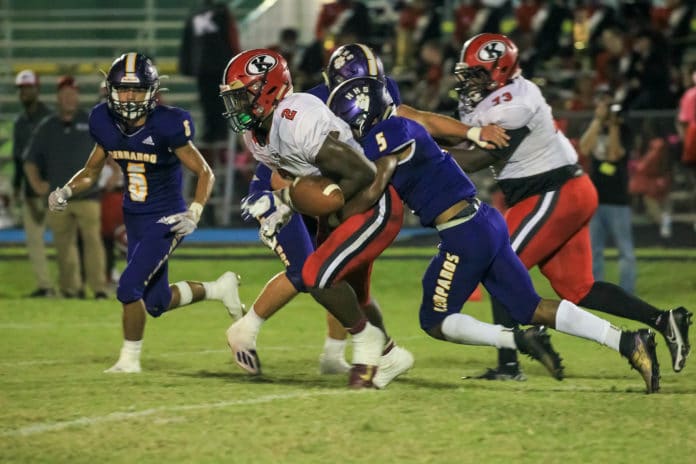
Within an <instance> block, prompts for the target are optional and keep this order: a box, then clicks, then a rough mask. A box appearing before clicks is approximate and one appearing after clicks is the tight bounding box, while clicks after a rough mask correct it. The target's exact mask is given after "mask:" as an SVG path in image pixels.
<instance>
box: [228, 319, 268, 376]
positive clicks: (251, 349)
mask: <svg viewBox="0 0 696 464" xmlns="http://www.w3.org/2000/svg"><path fill="white" fill-rule="evenodd" d="M243 322H244V320H240V321H237V322H235V323H234V324H232V325H231V326H230V327H229V328H228V329H227V344H228V345H229V347H230V349H231V350H232V357H233V359H234V362H235V363H237V365H238V366H239V367H241V368H242V369H243V370H245V371H247V372H248V373H249V374H252V375H259V374H261V360H260V359H259V356H258V354H257V353H256V335H255V334H254V333H253V332H251V331H249V330H246V327H245V326H244V324H243Z"/></svg>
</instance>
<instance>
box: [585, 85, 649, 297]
mask: <svg viewBox="0 0 696 464" xmlns="http://www.w3.org/2000/svg"><path fill="white" fill-rule="evenodd" d="M611 101H612V98H611V95H608V94H606V93H603V94H601V95H600V96H599V97H598V99H597V108H596V109H595V117H594V119H593V120H592V122H591V123H590V125H589V126H588V127H587V130H585V132H584V133H583V134H582V137H581V138H580V153H581V154H582V155H584V156H589V157H591V160H592V170H591V172H590V179H592V183H593V184H594V186H595V188H596V189H597V194H598V196H599V206H598V207H597V211H595V213H594V216H592V219H591V220H590V239H591V241H592V274H593V275H594V278H595V280H604V248H606V240H607V238H608V236H609V237H611V240H612V241H613V242H614V244H615V245H616V248H618V249H619V275H620V279H619V285H620V286H621V288H623V289H624V290H626V291H627V292H628V293H631V294H632V293H635V290H636V256H635V254H634V252H633V231H632V230H631V206H630V200H631V199H630V197H629V194H628V153H629V152H630V146H631V145H630V144H631V135H630V131H629V130H628V127H627V126H626V125H625V124H623V121H622V120H621V117H620V114H619V111H620V110H621V107H620V106H618V105H612V104H611Z"/></svg>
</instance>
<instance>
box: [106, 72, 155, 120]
mask: <svg viewBox="0 0 696 464" xmlns="http://www.w3.org/2000/svg"><path fill="white" fill-rule="evenodd" d="M158 89H159V82H157V83H155V84H153V85H151V86H149V87H141V86H130V85H118V86H116V85H113V84H111V83H110V82H108V81H107V83H106V90H107V104H108V106H109V109H110V110H111V111H112V112H113V113H115V114H116V115H118V116H119V117H120V118H121V119H122V120H124V121H126V122H130V121H136V120H138V119H140V118H142V117H143V116H145V115H146V114H148V113H149V112H150V111H152V110H153V109H154V108H155V105H156V103H157V102H156V95H157V90H158ZM128 90H132V91H133V92H137V93H139V94H142V95H143V98H142V99H138V100H128V99H127V97H126V95H127V91H128ZM119 93H120V94H119Z"/></svg>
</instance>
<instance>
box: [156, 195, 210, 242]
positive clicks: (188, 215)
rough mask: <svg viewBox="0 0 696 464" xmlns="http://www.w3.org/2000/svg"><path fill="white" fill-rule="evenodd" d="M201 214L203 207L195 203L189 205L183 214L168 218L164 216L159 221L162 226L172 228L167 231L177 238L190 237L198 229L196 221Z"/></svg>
mask: <svg viewBox="0 0 696 464" xmlns="http://www.w3.org/2000/svg"><path fill="white" fill-rule="evenodd" d="M202 212H203V205H201V204H200V203H197V202H195V201H194V202H193V203H191V206H189V209H188V210H186V211H184V212H183V213H177V214H172V215H170V216H165V217H163V218H162V219H160V220H159V222H161V223H163V224H169V225H171V226H172V227H171V228H170V229H169V230H170V232H172V233H174V234H175V235H177V236H178V237H185V236H186V235H190V234H192V233H193V231H194V230H196V228H197V227H198V221H200V219H201V213H202Z"/></svg>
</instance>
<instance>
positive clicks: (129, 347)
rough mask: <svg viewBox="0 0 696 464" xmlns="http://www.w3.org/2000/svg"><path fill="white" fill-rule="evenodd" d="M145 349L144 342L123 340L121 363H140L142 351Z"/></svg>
mask: <svg viewBox="0 0 696 464" xmlns="http://www.w3.org/2000/svg"><path fill="white" fill-rule="evenodd" d="M142 347H143V341H142V340H136V341H131V340H123V347H122V348H121V356H120V359H119V362H121V361H125V362H140V350H141V349H142Z"/></svg>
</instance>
